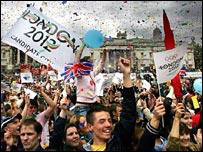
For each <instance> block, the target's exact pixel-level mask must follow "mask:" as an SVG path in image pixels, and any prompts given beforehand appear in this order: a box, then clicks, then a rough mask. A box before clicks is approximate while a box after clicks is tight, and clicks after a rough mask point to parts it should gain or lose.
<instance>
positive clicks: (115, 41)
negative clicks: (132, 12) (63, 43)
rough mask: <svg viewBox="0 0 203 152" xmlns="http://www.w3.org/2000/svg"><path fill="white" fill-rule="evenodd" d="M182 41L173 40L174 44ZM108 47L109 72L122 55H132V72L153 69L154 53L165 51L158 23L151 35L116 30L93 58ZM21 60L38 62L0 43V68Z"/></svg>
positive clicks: (189, 61)
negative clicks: (133, 35)
mask: <svg viewBox="0 0 203 152" xmlns="http://www.w3.org/2000/svg"><path fill="white" fill-rule="evenodd" d="M181 44H182V42H176V46H179V45H181ZM192 44H193V43H191V44H189V45H188V52H187V55H185V59H184V64H185V65H186V66H188V67H189V68H191V69H195V62H194V53H193V52H194V50H193V45H192ZM103 49H108V50H109V51H108V54H107V61H106V65H105V71H106V72H109V73H112V72H115V71H117V70H118V69H117V60H118V58H119V57H120V56H121V57H124V58H129V59H131V66H132V67H131V68H132V71H133V72H140V71H149V69H150V68H152V69H155V66H154V60H153V53H154V52H159V51H164V50H165V45H164V40H162V33H161V31H160V29H158V28H157V27H156V28H155V29H154V30H153V38H152V39H144V38H138V37H136V38H132V39H127V33H126V32H124V33H121V32H119V33H117V37H116V38H112V39H111V40H107V41H105V44H104V45H103V47H102V48H99V49H95V50H94V55H93V56H94V61H95V63H96V62H97V61H98V59H99V57H100V56H101V55H102V50H103ZM20 64H32V65H39V63H38V62H37V61H35V60H33V59H32V58H30V57H29V56H27V55H26V54H25V53H24V52H23V51H20V50H19V49H16V48H14V47H11V46H9V45H7V44H4V43H1V71H2V72H5V73H6V72H12V71H14V70H15V69H18V68H19V65H20Z"/></svg>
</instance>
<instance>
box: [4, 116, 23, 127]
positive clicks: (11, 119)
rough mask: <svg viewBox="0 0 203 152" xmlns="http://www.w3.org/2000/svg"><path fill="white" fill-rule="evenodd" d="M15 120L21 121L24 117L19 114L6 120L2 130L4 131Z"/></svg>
mask: <svg viewBox="0 0 203 152" xmlns="http://www.w3.org/2000/svg"><path fill="white" fill-rule="evenodd" d="M15 119H19V120H20V119H22V115H21V114H20V113H18V114H16V115H15V116H13V117H8V118H5V119H4V121H3V122H2V124H1V130H3V129H4V128H5V127H6V126H7V125H8V124H9V123H12V122H14V120H15Z"/></svg>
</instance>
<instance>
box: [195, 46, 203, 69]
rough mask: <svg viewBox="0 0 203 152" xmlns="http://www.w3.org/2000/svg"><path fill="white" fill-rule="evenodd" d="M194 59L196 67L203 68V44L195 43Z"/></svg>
mask: <svg viewBox="0 0 203 152" xmlns="http://www.w3.org/2000/svg"><path fill="white" fill-rule="evenodd" d="M194 60H195V69H202V46H201V45H200V44H198V43H197V44H195V45H194Z"/></svg>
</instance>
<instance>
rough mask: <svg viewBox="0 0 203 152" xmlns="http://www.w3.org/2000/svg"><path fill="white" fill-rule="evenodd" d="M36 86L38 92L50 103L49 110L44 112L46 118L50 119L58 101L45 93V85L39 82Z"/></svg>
mask: <svg viewBox="0 0 203 152" xmlns="http://www.w3.org/2000/svg"><path fill="white" fill-rule="evenodd" d="M36 88H37V90H38V92H39V93H40V94H41V95H42V96H43V97H44V99H45V101H46V102H47V104H48V105H49V106H48V108H47V110H46V111H45V113H44V116H45V118H47V119H48V118H49V117H50V116H51V115H52V113H53V111H54V109H55V106H56V103H55V102H54V101H53V100H52V99H51V98H50V97H49V96H48V95H47V94H46V93H45V89H44V87H42V86H40V85H38V84H37V85H36Z"/></svg>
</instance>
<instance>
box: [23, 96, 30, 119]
mask: <svg viewBox="0 0 203 152" xmlns="http://www.w3.org/2000/svg"><path fill="white" fill-rule="evenodd" d="M24 101H25V106H24V108H23V111H22V113H21V115H22V119H21V122H22V121H23V120H24V119H25V118H26V116H27V111H28V106H29V104H30V96H29V95H25V96H24Z"/></svg>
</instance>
